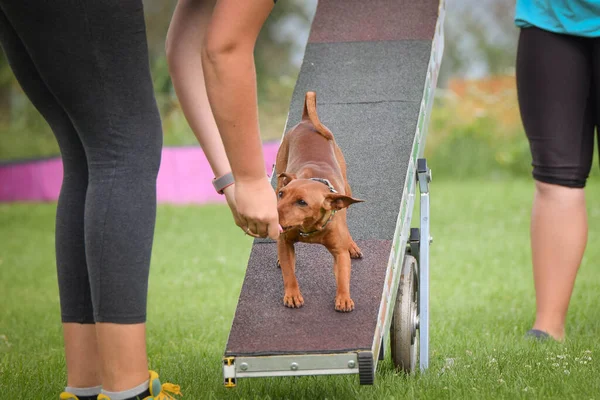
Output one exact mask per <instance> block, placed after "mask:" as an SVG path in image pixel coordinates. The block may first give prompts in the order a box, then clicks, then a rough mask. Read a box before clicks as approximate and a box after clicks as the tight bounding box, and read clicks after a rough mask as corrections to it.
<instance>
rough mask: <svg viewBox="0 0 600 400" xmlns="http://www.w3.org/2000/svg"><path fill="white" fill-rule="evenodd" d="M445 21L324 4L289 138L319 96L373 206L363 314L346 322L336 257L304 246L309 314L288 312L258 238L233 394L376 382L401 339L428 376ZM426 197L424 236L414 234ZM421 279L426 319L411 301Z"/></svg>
mask: <svg viewBox="0 0 600 400" xmlns="http://www.w3.org/2000/svg"><path fill="white" fill-rule="evenodd" d="M444 14H445V1H444V0H422V1H420V2H414V1H411V0H372V1H369V2H364V1H362V0H321V1H320V2H319V4H318V7H317V12H316V14H315V18H314V20H313V23H312V27H311V33H310V37H309V41H308V44H307V47H306V51H305V55H304V61H303V64H302V67H301V70H300V74H299V76H298V80H297V83H296V87H295V90H294V93H293V96H292V100H291V104H290V109H289V115H288V121H287V124H286V128H285V131H287V130H288V129H289V128H290V127H292V126H294V125H295V124H296V123H298V122H299V120H300V117H301V112H302V105H303V100H304V94H305V93H306V92H307V91H310V90H312V91H315V92H316V93H317V101H318V109H319V116H320V119H321V121H322V122H323V123H324V124H325V125H326V126H327V127H328V128H330V129H331V130H332V132H333V134H334V136H335V138H336V141H337V143H338V145H339V146H340V147H341V149H342V151H343V152H344V156H345V158H346V162H347V165H348V179H349V181H350V184H351V186H352V189H353V194H354V195H355V196H356V197H359V198H362V199H365V200H366V202H365V203H361V204H359V205H356V206H352V207H350V209H349V211H348V225H349V228H350V232H351V234H352V236H353V238H354V239H355V240H356V242H357V244H358V245H359V246H360V247H361V249H362V251H363V254H364V257H363V259H359V260H352V277H351V282H350V285H351V295H352V298H353V300H354V302H355V304H356V308H355V310H354V311H352V312H351V313H338V312H336V311H335V310H334V303H333V298H334V296H335V280H334V277H333V272H332V257H331V256H330V254H329V253H328V252H327V250H326V249H325V248H324V247H322V246H318V245H310V244H303V243H299V244H297V245H296V255H297V264H296V274H297V277H298V281H299V284H300V288H301V290H302V293H303V297H304V300H305V304H304V306H303V307H302V308H300V309H289V308H286V307H285V306H284V305H283V301H282V298H283V284H282V277H281V272H280V270H279V269H278V268H277V266H276V261H277V245H276V243H274V242H273V241H270V240H266V239H257V240H255V242H254V244H253V247H252V250H251V254H250V257H249V261H248V268H247V270H246V276H245V279H244V283H243V286H242V290H241V293H240V297H239V300H238V305H237V309H236V313H235V316H234V320H233V323H232V327H231V330H230V333H229V338H228V342H227V345H226V349H225V354H224V357H223V378H224V384H225V386H227V387H233V386H235V385H236V382H237V380H238V379H240V378H247V377H266V376H301V375H336V374H358V375H359V380H360V383H361V384H372V383H373V381H374V375H375V371H376V369H377V363H378V361H379V360H380V359H381V358H382V356H383V344H384V343H385V342H384V338H385V335H387V334H388V332H390V330H391V331H392V337H393V338H394V340H392V359H393V360H394V363H395V365H396V366H398V367H400V368H402V369H404V370H405V371H407V372H412V371H414V370H416V359H417V357H416V354H417V351H418V353H419V357H418V361H419V367H420V369H421V370H422V371H424V370H426V369H427V367H428V362H429V346H428V345H429V243H430V236H429V218H430V216H429V182H430V180H431V172H430V170H429V168H428V167H427V163H426V160H424V159H423V158H422V156H423V150H424V147H425V138H426V134H427V127H428V123H429V116H430V112H431V108H432V104H433V97H434V96H433V95H434V91H435V87H436V84H437V78H438V72H439V68H440V63H441V59H442V54H443V48H444V34H443V24H444ZM273 183H274V180H273ZM417 189H418V191H419V197H420V224H419V225H420V229H414V228H413V229H411V218H412V214H413V209H414V204H415V197H416V196H417ZM407 271H415V272H414V274H413V275H414V276H413V275H409V272H407ZM408 280H412V281H414V282H413V284H412V286H410V287H411V288H415V289H414V290H415V292H414V294H415V300H414V301H415V302H416V303H415V304H416V306H414V307H413V306H412V305H408V303H407V302H406V301H407V300H406V299H407V298H408V297H406V296H407V294H406V292H404V296H403V295H402V290H405V291H406V289H402V288H405V287H409V286H405V284H406V283H407V282H409V281H408ZM412 281H411V282H412ZM411 290H412V289H411ZM411 295H412V294H411ZM402 299H404V300H402ZM402 301H404V303H402V304H404V307H402V304H401V302H402ZM417 303H418V304H417ZM395 310H396V313H394V311H395ZM401 310H404V311H402V313H403V314H402V313H400V311H401ZM407 313H410V315H408V314H407ZM401 314H402V315H401ZM401 316H402V318H400V317H401ZM400 320H402V321H403V322H402V323H401V322H400ZM407 340H408V342H407ZM409 353H410V354H409ZM403 360H404V361H403ZM406 360H409V361H406Z"/></svg>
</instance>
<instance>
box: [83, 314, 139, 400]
mask: <svg viewBox="0 0 600 400" xmlns="http://www.w3.org/2000/svg"><path fill="white" fill-rule="evenodd" d="M96 333H97V338H98V348H99V349H100V354H101V357H100V361H101V364H102V373H103V374H102V375H103V376H102V378H103V382H102V389H104V390H107V391H109V392H119V391H123V390H128V389H131V388H133V387H136V386H138V385H140V384H142V383H143V382H145V381H147V380H148V378H149V375H148V359H147V357H146V324H129V325H121V324H110V323H98V324H96ZM90 363H92V364H93V361H90Z"/></svg>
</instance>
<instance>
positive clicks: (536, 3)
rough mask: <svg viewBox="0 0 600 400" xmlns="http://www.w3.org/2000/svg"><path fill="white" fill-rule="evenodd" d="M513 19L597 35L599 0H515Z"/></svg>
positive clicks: (559, 30) (523, 24)
mask: <svg viewBox="0 0 600 400" xmlns="http://www.w3.org/2000/svg"><path fill="white" fill-rule="evenodd" d="M515 23H516V25H517V26H518V27H520V28H530V27H537V28H540V29H544V30H547V31H550V32H554V33H562V34H569V35H576V36H583V37H599V36H600V0H517V5H516V12H515Z"/></svg>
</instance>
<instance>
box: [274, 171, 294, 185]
mask: <svg viewBox="0 0 600 400" xmlns="http://www.w3.org/2000/svg"><path fill="white" fill-rule="evenodd" d="M294 179H296V175H294V174H288V173H286V172H282V173H281V174H279V175H277V180H278V183H280V186H281V187H284V186H285V185H287V184H288V183H290V182H291V181H293V180H294Z"/></svg>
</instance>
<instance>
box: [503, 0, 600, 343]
mask: <svg viewBox="0 0 600 400" xmlns="http://www.w3.org/2000/svg"><path fill="white" fill-rule="evenodd" d="M515 24H516V26H517V27H519V28H520V34H519V44H518V50H517V60H516V80H517V96H518V101H519V108H520V112H521V119H522V122H523V127H524V129H525V134H526V135H527V138H528V141H529V145H530V149H531V155H532V167H533V170H532V175H533V179H534V181H535V195H534V199H533V208H532V214H531V232H530V234H531V250H532V262H533V276H534V282H535V291H536V318H535V322H534V324H533V327H532V329H531V330H529V331H528V332H527V336H533V337H537V338H553V339H555V340H558V341H562V340H563V339H564V336H565V319H566V316H567V310H568V307H569V302H570V299H571V294H572V292H573V286H574V284H575V279H576V276H577V272H578V270H579V266H580V263H581V260H582V258H583V253H584V250H585V247H586V242H587V233H588V226H587V214H586V203H585V193H584V189H585V185H586V181H587V178H588V175H589V172H590V169H591V164H592V158H593V155H594V134H595V129H596V128H597V126H598V124H599V123H600V0H593V1H592V0H517V3H516V10H515Z"/></svg>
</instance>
